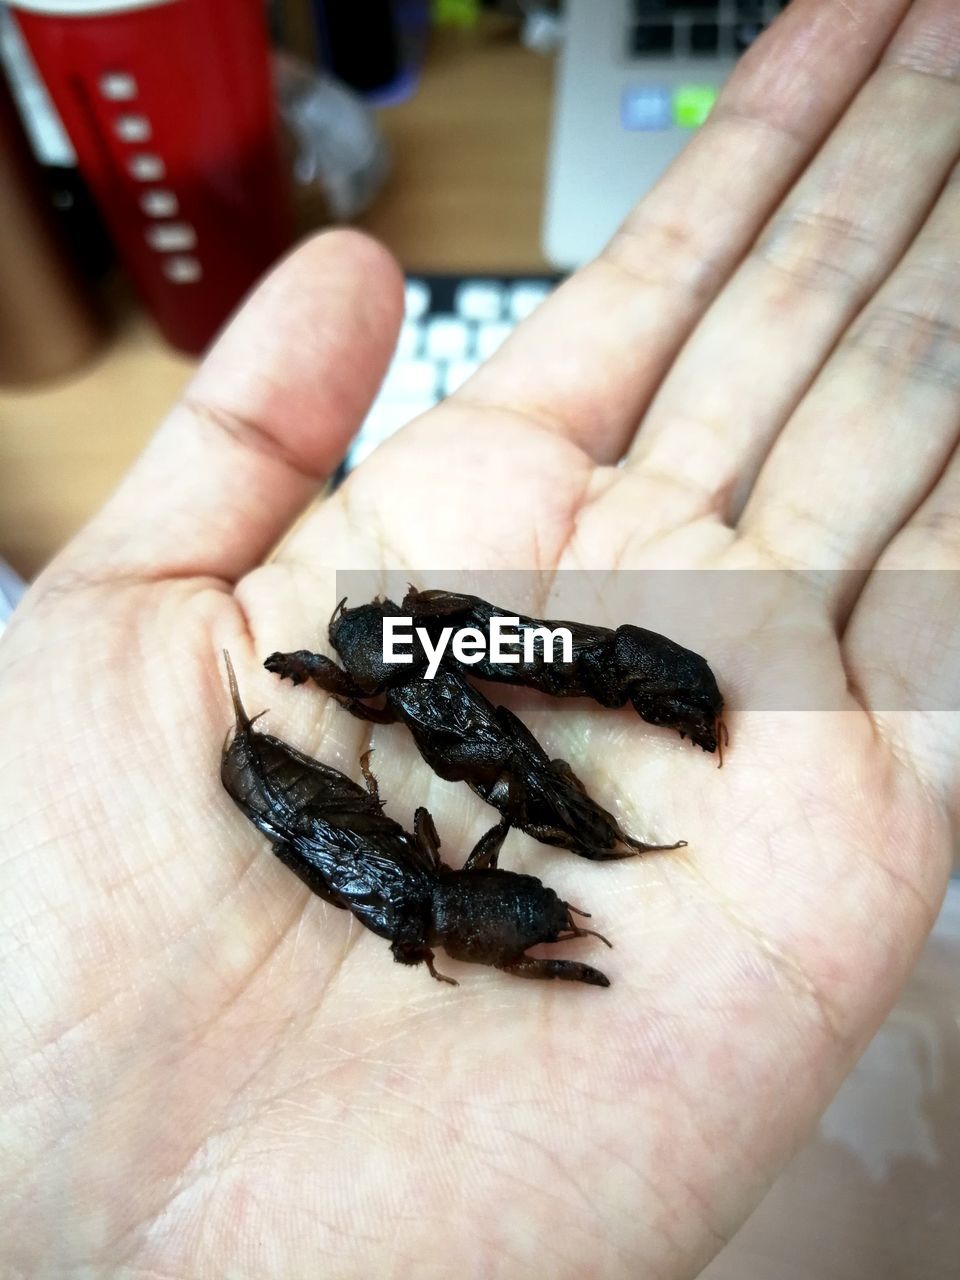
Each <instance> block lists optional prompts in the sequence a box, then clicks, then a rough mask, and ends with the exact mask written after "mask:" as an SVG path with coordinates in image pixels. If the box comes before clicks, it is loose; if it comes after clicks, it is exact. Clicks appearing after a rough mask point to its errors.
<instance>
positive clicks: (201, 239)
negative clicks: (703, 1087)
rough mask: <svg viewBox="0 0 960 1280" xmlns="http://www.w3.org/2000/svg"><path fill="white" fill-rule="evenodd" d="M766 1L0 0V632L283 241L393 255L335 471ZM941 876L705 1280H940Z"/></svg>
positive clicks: (575, 238) (724, 69)
mask: <svg viewBox="0 0 960 1280" xmlns="http://www.w3.org/2000/svg"><path fill="white" fill-rule="evenodd" d="M786 7H787V0H566V3H564V4H561V3H559V2H558V0H557V2H553V3H551V2H548V0H544V2H538V0H488V2H485V0H269V2H268V0H99V2H97V0H11V3H9V4H3V3H2V2H0V629H2V626H3V621H4V617H5V616H6V615H7V614H8V612H9V610H10V608H11V607H12V606H13V604H14V603H15V601H16V599H17V598H18V596H19V594H20V592H21V591H22V587H23V582H24V581H25V580H29V579H30V578H31V577H32V576H34V575H35V574H36V573H37V572H38V571H39V570H40V569H41V568H42V567H43V565H44V564H45V563H46V562H47V561H48V560H49V559H50V557H51V556H52V555H53V554H54V553H55V552H56V551H57V550H58V548H59V547H61V546H62V545H63V543H64V542H65V541H66V540H67V539H68V538H69V537H70V535H71V534H72V533H73V532H74V531H75V530H76V529H77V528H78V527H79V526H80V524H82V523H83V521H84V520H86V518H87V517H88V516H89V515H90V514H91V513H92V512H93V511H94V510H95V509H96V508H97V507H98V506H99V505H100V504H101V503H102V501H103V499H104V498H105V497H106V496H107V494H108V492H109V491H110V489H111V488H112V487H113V485H114V484H115V483H116V481H117V480H118V479H119V477H120V476H121V474H122V473H123V471H124V470H125V469H126V467H127V466H128V464H129V463H130V461H131V460H132V458H133V457H134V455H135V454H136V453H137V452H138V451H139V450H140V448H141V447H142V446H143V444H144V443H145V441H146V439H147V437H148V435H149V434H150V432H151V431H152V429H153V428H154V426H155V425H156V423H157V422H158V420H159V419H160V418H161V417H162V415H163V414H164V413H165V412H166V410H167V409H168V408H169V406H170V404H171V403H172V401H173V400H174V398H175V397H176V395H177V394H178V392H179V391H180V389H181V388H182V387H183V385H184V383H185V382H186V380H187V378H188V377H189V376H190V373H191V371H192V369H193V368H194V365H195V363H196V361H197V359H198V358H199V357H200V356H201V354H202V352H203V350H204V349H205V348H206V346H207V345H208V344H209V342H210V341H211V339H212V337H213V336H214V335H215V333H216V332H217V330H218V329H219V328H220V326H221V325H222V324H223V323H224V321H225V320H226V319H227V317H228V316H229V314H230V313H231V311H232V310H233V309H234V308H235V307H236V305H237V304H238V303H239V301H240V300H241V299H242V298H243V296H244V295H245V294H246V293H247V292H248V291H249V290H250V288H252V287H253V285H254V284H255V283H256V281H257V280H258V278H259V277H260V276H261V275H262V274H263V273H264V272H265V271H266V270H268V269H269V267H270V265H271V263H272V262H274V261H275V260H276V259H277V257H279V256H280V255H282V254H283V253H284V252H285V250H286V249H287V248H288V247H289V245H290V244H291V243H293V241H294V240H295V239H296V238H297V237H298V236H300V235H303V234H304V233H306V232H308V231H310V230H313V229H318V228H321V227H324V226H330V225H334V224H337V223H352V224H354V225H357V226H360V227H363V228H365V229H367V230H368V231H370V232H371V233H372V234H373V235H375V236H377V237H379V238H380V239H381V240H383V241H384V242H385V243H386V244H387V245H388V246H389V247H390V249H392V251H393V252H394V254H395V255H396V256H397V257H398V259H399V260H400V262H401V264H402V265H403V267H404V269H405V271H406V272H407V289H406V319H405V322H404V325H403V329H402V332H401V334H400V338H399V342H398V346H397V352H396V356H395V359H394V362H393V365H392V366H391V369H390V372H389V373H388V375H387V378H386V380H385V383H384V386H383V388H382V390H381V393H380V395H379V397H378V399H377V401H376V403H375V405H374V406H373V408H372V409H371V412H370V414H369V416H368V418H367V420H366V422H365V424H364V426H363V429H362V431H361V433H360V435H359V437H358V439H357V440H356V441H355V442H354V444H353V446H352V447H351V450H350V453H349V454H348V456H347V457H346V458H345V459H344V461H343V466H342V467H341V470H340V473H339V474H340V475H343V474H345V473H346V471H347V470H349V468H350V467H351V466H354V465H356V464H357V462H358V461H359V460H361V459H362V458H363V457H364V456H365V455H366V454H368V453H369V452H370V451H371V450H372V449H374V448H376V447H377V445H378V444H379V443H380V442H381V441H382V440H383V439H384V438H385V437H386V436H388V435H389V434H390V433H391V432H392V431H394V430H396V429H397V428H398V427H399V426H401V425H402V424H403V423H404V422H406V421H408V420H409V419H410V418H412V417H414V416H416V414H418V413H420V412H421V411H422V410H423V409H425V408H427V407H428V406H430V405H431V404H433V403H436V401H437V400H439V399H440V398H442V397H443V396H444V395H445V394H448V393H449V392H450V391H451V390H452V389H453V388H454V387H456V386H457V385H458V384H459V383H460V382H462V381H463V380H464V379H465V378H466V377H467V376H469V374H470V372H471V371H472V369H473V368H474V367H475V366H476V364H477V363H478V362H479V361H481V360H482V359H484V358H485V357H486V356H487V355H489V354H490V353H491V352H492V351H493V350H495V348H496V347H497V346H498V345H499V343H501V342H502V341H503V340H504V339H505V338H506V337H507V335H508V334H509V333H510V331H511V329H512V327H513V326H514V325H515V324H516V323H518V321H520V320H522V319H523V318H524V316H526V315H528V314H529V313H530V311H531V310H533V309H534V308H535V307H536V306H538V305H539V304H540V302H541V301H542V300H543V298H544V297H545V296H546V295H547V293H549V291H550V290H551V289H552V288H553V287H555V285H556V283H557V281H558V280H559V279H561V278H562V276H563V274H564V273H565V272H567V271H569V270H571V269H573V268H575V267H576V266H577V265H579V264H580V263H582V262H584V261H585V260H586V259H588V258H589V257H590V256H592V255H593V254H594V253H595V252H596V251H597V250H598V249H599V248H600V247H601V245H602V244H603V242H604V240H605V239H606V238H607V237H608V236H609V234H610V233H611V232H612V231H613V230H614V229H615V227H616V225H617V223H618V222H619V221H620V219H621V218H622V217H623V216H624V214H625V213H626V212H627V210H628V209H629V207H630V206H631V205H632V204H633V203H634V201H635V200H637V199H638V198H639V197H640V196H642V195H643V193H644V192H645V191H646V190H647V189H649V187H650V186H651V185H653V183H654V182H656V180H657V178H658V177H659V175H660V174H661V173H662V172H663V169H664V168H665V167H666V165H667V164H669V162H670V160H671V159H672V158H673V156H674V155H676V153H677V152H678V151H679V150H680V148H681V147H682V146H683V145H684V143H685V142H686V140H687V139H688V138H689V137H690V135H691V133H692V132H693V131H695V130H696V129H697V128H699V127H700V125H701V124H702V123H703V122H704V120H705V119H706V118H707V116H708V115H709V112H710V110H711V108H712V106H713V103H714V100H715V98H716V95H717V91H718V89H719V87H720V86H721V85H722V83H723V81H724V80H725V79H726V77H727V76H728V75H729V73H730V71H731V69H732V68H733V66H734V65H735V63H736V60H737V58H738V57H739V56H740V55H741V54H742V53H743V51H744V50H746V49H747V48H749V47H750V45H751V44H752V43H753V41H754V40H756V38H757V37H758V36H759V35H760V34H761V32H762V31H763V30H764V28H765V27H766V26H767V25H768V24H769V23H770V22H772V21H774V20H775V19H776V18H777V16H778V15H779V13H780V11H781V10H782V9H784V8H786ZM744 177H745V179H749V175H744ZM958 889H960V882H956V881H955V882H954V883H953V884H952V885H951V895H950V896H949V897H948V901H947V905H946V907H945V910H944V913H943V914H942V916H941V919H940V921H939V923H938V926H937V931H936V933H935V935H934V937H933V939H932V940H931V942H930V944H929V946H928V948H927V951H926V953H925V955H924V958H923V960H922V962H921V965H920V967H919V969H918V970H917V973H916V975H915V977H914V980H913V982H912V984H911V987H910V989H909V991H908V992H907V994H906V995H905V997H904V999H903V1001H901V1003H900V1005H898V1008H897V1010H896V1011H895V1012H894V1014H893V1015H892V1017H891V1019H890V1020H889V1021H888V1023H887V1024H886V1025H885V1026H884V1028H883V1030H882V1031H881V1032H880V1034H879V1035H878V1037H877V1039H876V1040H875V1041H874V1043H873V1045H872V1046H871V1048H870V1050H869V1051H868V1053H867V1055H866V1057H865V1058H864V1060H863V1062H862V1063H861V1064H860V1066H859V1067H858V1068H857V1071H856V1072H855V1074H854V1076H853V1077H852V1078H851V1080H850V1081H848V1083H847V1084H846V1085H845V1086H844V1089H843V1090H842V1092H841V1094H840V1095H839V1097H838V1099H837V1100H836V1102H835V1103H834V1105H833V1106H832V1107H831V1109H830V1111H829V1112H828V1113H827V1116H826V1118H825V1120H824V1122H823V1123H822V1125H821V1126H820V1130H819V1132H818V1134H817V1136H816V1138H815V1140H814V1141H813V1142H812V1143H811V1144H810V1145H809V1146H808V1147H807V1148H806V1149H805V1150H804V1151H803V1152H801V1153H800V1155H799V1156H798V1157H797V1159H796V1160H795V1161H794V1162H793V1164H792V1165H791V1166H790V1168H789V1169H788V1170H787V1172H786V1174H785V1175H784V1176H783V1177H782V1178H781V1179H779V1181H778V1182H777V1183H776V1184H775V1185H774V1187H773V1188H772V1190H771V1192H770V1194H769V1195H768V1197H767V1199H766V1200H765V1202H764V1204H763V1205H762V1206H761V1208H760V1209H759V1210H758V1211H757V1213H756V1214H755V1215H754V1218H753V1219H752V1220H751V1222H750V1223H749V1224H748V1226H747V1228H746V1229H745V1230H744V1231H743V1232H742V1233H741V1234H740V1235H739V1236H737V1237H736V1239H735V1240H734V1241H733V1242H732V1243H731V1244H730V1245H729V1246H728V1247H727V1249H725V1250H724V1251H723V1253H722V1254H721V1255H720V1257H719V1258H718V1260H717V1261H716V1262H715V1263H714V1264H713V1265H712V1267H711V1268H709V1269H708V1272H707V1273H706V1274H707V1275H708V1276H709V1277H710V1278H711V1280H726V1277H728V1276H729V1277H731V1280H732V1278H734V1277H736V1280H774V1278H775V1280H807V1278H808V1277H810V1278H811V1280H813V1278H814V1277H815V1278H816V1280H833V1278H834V1277H835V1278H836V1280H861V1277H862V1278H863V1280H868V1278H869V1280H884V1278H888V1277H889V1278H891V1280H893V1278H897V1280H899V1278H900V1277H903V1280H928V1278H929V1280H940V1277H943V1278H944V1280H946V1278H947V1277H955V1276H956V1275H958V1274H960V1229H958V1218H957V1212H956V1204H957V1198H958V1196H960V1085H958V1079H960V1077H958V1064H960V895H958V894H957V892H956V891H957V890H958ZM598 1051H599V1052H602V1046H598ZM717 1085H718V1087H719V1088H722V1087H723V1082H722V1081H718V1082H717Z"/></svg>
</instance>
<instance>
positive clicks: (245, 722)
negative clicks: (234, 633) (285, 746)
mask: <svg viewBox="0 0 960 1280" xmlns="http://www.w3.org/2000/svg"><path fill="white" fill-rule="evenodd" d="M223 660H224V662H225V663H226V664H227V680H228V681H229V682H230V697H231V698H232V699H233V714H234V715H235V716H236V718H237V733H249V732H250V730H251V729H252V728H253V726H254V725H255V724H256V722H257V721H258V720H259V719H260V717H261V716H265V715H266V714H267V713H266V711H258V712H257V714H256V715H255V716H253V717H251V716H248V715H247V713H246V710H245V708H244V705H243V703H242V702H241V701H240V689H239V686H238V685H237V673H236V672H235V671H234V669H233V663H232V662H231V661H230V654H229V653H228V652H227V650H226V649H224V651H223Z"/></svg>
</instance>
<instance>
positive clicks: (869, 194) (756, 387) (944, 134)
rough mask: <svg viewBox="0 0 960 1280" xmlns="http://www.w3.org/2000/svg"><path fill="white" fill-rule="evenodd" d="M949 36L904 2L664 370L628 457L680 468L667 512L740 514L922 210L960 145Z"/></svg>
mask: <svg viewBox="0 0 960 1280" xmlns="http://www.w3.org/2000/svg"><path fill="white" fill-rule="evenodd" d="M958 47H960V10H958V9H957V7H956V5H955V4H954V3H952V0H950V2H949V3H945V0H927V2H925V3H920V4H918V5H916V6H915V7H914V8H913V9H912V10H911V12H910V14H909V15H908V16H907V18H906V20H905V21H904V23H903V24H902V26H901V28H900V30H899V31H898V33H897V35H896V37H895V39H894V40H893V42H892V44H891V46H890V48H889V50H888V52H887V55H886V57H885V58H884V60H883V62H882V64H881V65H880V67H879V68H878V70H877V71H876V72H875V73H874V75H873V76H872V77H871V78H870V80H869V81H868V82H867V84H866V85H865V86H864V88H863V90H862V91H861V92H860V94H859V95H858V97H857V99H856V101H855V102H854V104H853V105H852V107H851V108H850V110H849V111H848V112H847V114H846V116H845V117H844V119H843V121H842V122H841V123H840V125H839V126H838V127H837V129H836V131H835V132H834V134H833V136H832V137H831V138H830V139H829V141H828V142H827V144H826V146H825V148H824V150H823V151H822V152H821V154H820V155H819V156H818V157H817V159H816V160H815V161H814V163H813V164H812V165H811V167H810V168H809V169H808V170H807V173H806V174H805V175H804V177H803V178H802V179H801V181H800V182H799V183H798V185H797V186H796V188H795V189H794V190H793V192H792V193H791V194H790V195H789V196H788V198H787V200H786V201H785V202H784V204H783V205H782V207H781V208H780V209H779V210H778V212H777V213H776V215H775V216H774V218H773V220H772V222H771V224H770V225H769V227H768V228H767V230H766V231H765V233H764V235H763V236H762V237H761V239H760V240H759V241H758V243H757V245H756V246H755V248H754V249H753V251H752V252H751V253H750V254H749V256H748V257H747V259H746V260H745V262H744V263H743V265H742V266H741V267H740V268H739V270H738V271H737V274H736V276H735V277H734V279H733V280H732V281H731V284H730V286H729V287H728V288H727V289H725V290H724V291H723V293H722V294H721V295H720V297H719V298H718V299H717V301H716V303H715V304H714V306H713V307H712V308H711V310H710V312H709V314H708V315H707V316H706V318H705V319H704V322H703V324H702V325H700V326H699V328H698V329H697V331H696V333H695V334H694V335H693V337H692V339H691V340H690V342H689V343H688V344H687V346H686V347H685V348H684V350H683V352H682V353H681V355H680V357H679V359H678V360H677V362H676V364H675V365H674V366H673V368H672V369H671V371H670V374H669V376H668V378H667V380H666V382H665V383H664V385H663V387H662V388H661V390H660V392H659V393H658V395H657V398H656V401H655V403H654V405H653V406H652V408H651V410H650V413H649V414H648V416H647V419H646V421H645V422H644V425H643V429H642V431H641V432H640V435H639V437H638V439H637V441H636V445H635V449H634V451H633V453H632V455H631V465H633V466H636V467H639V468H647V469H648V470H650V471H651V472H652V473H653V474H654V475H656V476H658V477H662V476H667V477H670V478H673V479H675V480H676V481H677V483H676V484H675V485H673V486H671V492H672V493H673V494H674V502H675V507H676V510H675V511H674V512H671V513H670V514H671V517H672V518H675V519H684V518H690V517H692V516H696V515H699V514H702V513H703V512H704V511H706V510H712V511H717V512H719V514H721V515H722V516H723V517H725V518H731V517H734V518H735V516H736V513H737V512H738V511H739V510H740V509H741V508H742V505H743V503H744V501H745V499H746V495H747V494H749V492H750V489H751V487H752V485H753V482H754V480H755V478H756V474H757V472H758V470H759V468H760V465H761V464H762V462H763V459H764V457H765V456H766V454H767V452H768V451H769V449H770V446H771V443H772V441H773V440H774V439H775V437H776V435H777V433H778V431H779V430H780V428H781V427H782V425H783V423H784V422H785V421H786V420H787V418H788V417H789V415H790V413H791V411H792V410H793V409H794V407H795V406H796V405H797V403H798V402H799V400H800V398H801V396H802V394H803V392H804V390H805V389H806V388H807V387H808V386H809V385H810V382H811V380H812V379H813V378H814V377H815V375H816V373H817V371H818V370H819V369H820V367H821V366H822V364H823V362H824V360H825V359H826V357H827V356H828V354H829V352H830V351H831V349H832V348H833V346H834V345H835V343H836V341H837V339H838V337H839V336H840V334H841V333H842V332H843V330H844V329H845V328H846V327H847V325H848V324H849V323H850V322H851V321H852V319H853V318H854V316H855V315H856V314H857V312H858V311H859V310H860V309H861V307H862V306H863V304H864V303H865V302H866V300H867V299H868V298H869V297H870V295H871V294H872V293H873V292H874V290H875V289H876V288H877V287H878V286H879V285H880V283H881V282H882V280H883V279H884V278H885V277H886V275H887V274H888V273H889V271H890V270H891V268H892V267H893V266H894V264H895V263H896V262H897V261H898V259H899V258H900V257H901V255H902V254H903V252H904V251H905V250H906V248H907V247H908V245H909V244H910V242H911V240H912V239H913V237H914V236H915V235H916V233H917V231H918V229H919V228H920V226H921V225H922V224H923V222H924V219H925V218H926V217H927V215H928V214H929V211H930V208H931V206H932V205H933V203H934V201H935V200H936V197H937V195H938V194H939V192H940V190H941V188H942V186H943V183H944V180H945V178H946V176H947V175H948V173H949V172H950V170H951V168H952V167H953V165H954V164H955V162H956V160H957V158H958V156H960V94H958V92H957V89H956V86H955V85H954V84H952V83H951V82H950V80H949V78H948V79H941V78H940V77H941V75H942V74H943V73H944V72H946V73H947V75H948V76H949V74H950V61H949V55H948V53H945V51H949V50H950V49H954V50H956V49H957V48H958ZM923 72H932V73H933V74H923Z"/></svg>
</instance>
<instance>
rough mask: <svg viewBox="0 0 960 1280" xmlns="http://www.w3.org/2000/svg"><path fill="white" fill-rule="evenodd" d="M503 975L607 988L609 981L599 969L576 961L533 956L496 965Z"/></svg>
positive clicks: (521, 957)
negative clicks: (581, 983) (510, 974)
mask: <svg viewBox="0 0 960 1280" xmlns="http://www.w3.org/2000/svg"><path fill="white" fill-rule="evenodd" d="M497 968H498V969H502V970H503V971H504V973H512V974H515V975H516V977H518V978H561V979H563V981H565V982H586V983H588V984H589V985H590V986H591V987H609V985H610V979H609V978H608V977H607V975H606V974H605V973H601V972H600V970H599V969H593V968H591V966H590V965H588V964H580V962H579V961H578V960H538V959H536V958H535V957H534V956H520V957H518V959H516V960H513V961H511V963H510V964H500V965H497Z"/></svg>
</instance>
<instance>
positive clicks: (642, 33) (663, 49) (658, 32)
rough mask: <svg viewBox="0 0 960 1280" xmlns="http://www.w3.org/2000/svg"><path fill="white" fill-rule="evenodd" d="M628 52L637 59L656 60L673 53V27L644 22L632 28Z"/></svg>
mask: <svg viewBox="0 0 960 1280" xmlns="http://www.w3.org/2000/svg"><path fill="white" fill-rule="evenodd" d="M630 50H631V52H632V53H633V55H634V57H637V58H657V57H662V56H663V55H664V54H667V53H672V52H673V27H671V26H667V25H666V24H665V23H652V22H644V23H642V24H641V25H640V26H638V27H634V29H633V34H632V35H631V37H630Z"/></svg>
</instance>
